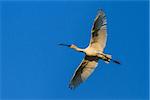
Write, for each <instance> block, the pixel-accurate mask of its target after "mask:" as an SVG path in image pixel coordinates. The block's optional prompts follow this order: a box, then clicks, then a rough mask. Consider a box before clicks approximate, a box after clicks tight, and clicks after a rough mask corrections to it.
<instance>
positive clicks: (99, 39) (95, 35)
mask: <svg viewBox="0 0 150 100" xmlns="http://www.w3.org/2000/svg"><path fill="white" fill-rule="evenodd" d="M106 24H107V22H106V16H105V13H104V12H103V11H102V10H100V12H99V13H98V15H97V16H96V18H95V20H94V24H93V27H92V32H91V33H92V35H91V40H90V44H89V47H91V48H94V49H95V50H100V51H103V49H104V48H105V45H106V40H107V27H106Z"/></svg>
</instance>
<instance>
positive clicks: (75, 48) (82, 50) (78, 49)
mask: <svg viewBox="0 0 150 100" xmlns="http://www.w3.org/2000/svg"><path fill="white" fill-rule="evenodd" d="M73 49H74V50H76V51H78V52H84V51H85V50H84V49H81V48H78V47H74V48H73Z"/></svg>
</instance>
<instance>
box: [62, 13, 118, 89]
mask: <svg viewBox="0 0 150 100" xmlns="http://www.w3.org/2000/svg"><path fill="white" fill-rule="evenodd" d="M106 40H107V22H106V15H105V13H104V11H103V10H100V11H99V13H98V15H97V16H96V18H95V20H94V23H93V27H92V30H91V40H90V43H89V46H88V47H87V48H85V49H81V48H78V47H77V46H75V45H73V44H72V45H66V44H60V45H62V46H68V47H69V48H72V49H74V50H76V51H78V52H83V53H85V57H84V59H83V60H82V62H81V63H80V65H79V66H78V68H77V69H76V71H75V72H74V75H73V77H72V79H71V81H70V83H69V87H70V88H71V89H74V88H75V87H77V86H78V85H79V84H80V83H82V82H84V81H85V80H86V79H87V78H88V77H89V76H90V75H91V74H92V72H93V71H94V70H95V68H96V67H97V65H98V60H99V59H102V60H104V61H105V62H106V63H109V62H110V60H112V61H113V62H115V63H117V64H120V63H119V62H118V61H116V60H113V59H112V58H111V55H108V54H104V53H103V51H104V48H105V46H106Z"/></svg>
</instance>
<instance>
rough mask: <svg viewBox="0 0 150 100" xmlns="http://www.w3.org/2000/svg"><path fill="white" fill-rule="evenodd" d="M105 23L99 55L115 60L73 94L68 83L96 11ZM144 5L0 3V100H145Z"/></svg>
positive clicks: (146, 96) (146, 66)
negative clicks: (71, 46) (74, 47)
mask: <svg viewBox="0 0 150 100" xmlns="http://www.w3.org/2000/svg"><path fill="white" fill-rule="evenodd" d="M101 8H102V9H103V10H104V11H105V13H106V16H107V22H108V26H107V28H108V41H107V46H106V49H105V53H109V54H112V55H113V58H114V59H118V60H120V61H121V63H122V64H121V65H116V64H114V63H110V64H105V63H104V62H103V61H99V65H98V67H97V68H96V70H95V71H94V73H93V74H92V75H91V77H89V79H88V80H87V81H86V82H85V83H83V84H81V85H80V86H79V87H78V88H76V89H75V90H70V89H69V88H68V83H69V81H70V78H71V77H72V75H73V73H74V71H75V69H76V68H77V66H78V65H79V64H80V62H81V60H82V59H83V57H84V54H81V53H78V52H75V51H73V50H71V49H68V48H66V47H59V46H58V45H57V44H59V43H67V44H73V43H74V44H76V45H78V46H79V47H82V48H85V47H86V46H87V45H88V43H89V40H90V35H91V34H90V31H91V27H92V24H93V20H94V18H95V16H96V14H97V12H98V9H101ZM148 18H149V17H148V2H142V1H138V2H137V1H135V2H129V1H124V2H118V1H105V2H104V1H103V2H102V1H87V2H86V1H78V2H75V1H73V2H71V1H70V2H69V1H45V2H40V1H38V2H36V1H28V2H17V1H16V2H15V1H13V2H1V29H2V30H1V33H2V34H1V57H2V58H1V61H2V62H1V63H2V64H1V65H2V66H1V96H2V99H14V100H15V99H18V100H20V99H30V100H32V99H41V100H42V99H68V100H70V99H90V100H91V99H110V100H111V99H118V100H120V99H130V100H131V99H141V100H146V99H147V100H148V89H149V87H148V56H149V55H148V52H149V51H148V28H149V27H148Z"/></svg>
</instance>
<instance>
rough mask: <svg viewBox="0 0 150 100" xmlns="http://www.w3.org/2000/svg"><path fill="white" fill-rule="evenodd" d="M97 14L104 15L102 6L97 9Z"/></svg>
mask: <svg viewBox="0 0 150 100" xmlns="http://www.w3.org/2000/svg"><path fill="white" fill-rule="evenodd" d="M98 14H99V15H101V16H105V12H104V10H103V9H102V8H101V9H98Z"/></svg>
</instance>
